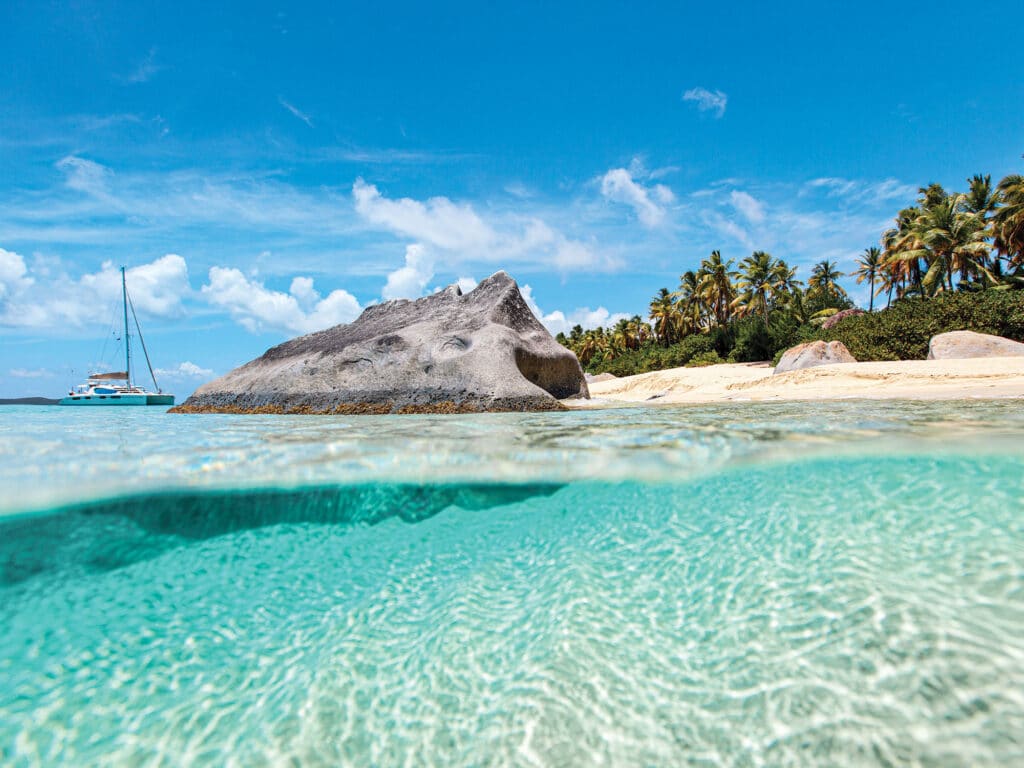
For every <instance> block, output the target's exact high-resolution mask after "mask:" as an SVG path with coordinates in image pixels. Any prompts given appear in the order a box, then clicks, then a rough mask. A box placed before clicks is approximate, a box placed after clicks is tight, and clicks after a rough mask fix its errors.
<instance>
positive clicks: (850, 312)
mask: <svg viewBox="0 0 1024 768" xmlns="http://www.w3.org/2000/svg"><path fill="white" fill-rule="evenodd" d="M864 314H867V313H866V312H865V311H864V310H863V309H857V307H853V308H851V309H844V310H842V311H840V312H836V313H835V314H834V315H832V317H826V318H825V322H823V323H822V324H821V327H822V328H824V329H825V330H826V331H827V330H828V329H829V328H831V327H832V326H834V325H836V324H837V323H841V322H842V321H843V320H845V319H846V318H848V317H858V316H860V315H864Z"/></svg>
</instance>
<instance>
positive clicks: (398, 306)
mask: <svg viewBox="0 0 1024 768" xmlns="http://www.w3.org/2000/svg"><path fill="white" fill-rule="evenodd" d="M567 397H590V393H589V391H588V390H587V384H586V381H585V380H584V378H583V371H582V369H581V368H580V364H579V361H578V360H577V359H576V356H575V355H574V354H573V353H572V352H571V351H569V350H567V349H565V348H564V347H563V346H562V345H561V344H559V343H558V342H557V341H555V340H554V338H552V336H551V334H550V333H548V331H547V329H546V328H544V326H543V325H541V324H540V322H539V321H538V320H537V318H536V317H534V315H533V312H531V311H530V308H529V307H528V306H527V305H526V302H525V301H524V300H523V297H522V295H521V294H520V292H519V286H517V285H516V282H515V280H513V279H512V278H511V277H510V276H509V275H508V274H506V273H505V272H497V273H496V274H494V275H491V276H490V277H488V278H487V279H486V280H484V281H482V282H481V283H480V284H479V285H478V286H477V287H476V288H475V289H473V290H472V291H471V292H470V293H468V294H465V295H463V293H462V291H460V290H459V288H458V286H455V285H452V286H450V287H448V288H446V289H445V290H443V291H440V292H438V293H435V294H433V295H431V296H426V297H424V298H422V299H417V300H416V301H407V300H396V301H389V302H386V303H384V304H379V305H375V306H371V307H367V308H366V310H365V311H364V312H363V314H362V315H360V316H359V318H358V319H357V320H355V322H353V323H349V324H348V325H337V326H335V327H333V328H328V329H326V330H323V331H318V332H316V333H311V334H309V335H307V336H300V337H299V338H296V339H292V340H291V341H288V342H285V343H284V344H281V345H279V346H276V347H273V348H272V349H269V350H267V352H266V353H264V355H263V356H262V357H260V358H257V359H256V360H253V361H251V362H249V363H246V364H245V365H243V366H241V367H240V368H236V369H235V370H233V371H231V372H230V373H228V374H227V375H225V376H222V377H221V378H219V379H216V380H215V381H212V382H210V383H209V384H205V385H203V386H202V387H200V388H199V389H197V390H196V392H195V394H193V395H192V396H191V397H190V398H188V400H186V401H185V402H184V403H182V404H181V405H180V406H178V407H177V408H174V409H172V410H174V411H177V412H184V413H197V412H198V413H203V412H228V413H456V412H471V411H544V410H556V409H559V408H561V407H562V405H561V404H560V403H559V402H558V399H560V398H567Z"/></svg>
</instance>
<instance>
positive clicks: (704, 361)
mask: <svg viewBox="0 0 1024 768" xmlns="http://www.w3.org/2000/svg"><path fill="white" fill-rule="evenodd" d="M724 362H725V360H723V359H722V358H721V357H719V356H718V353H717V352H715V351H714V350H711V351H710V352H701V353H700V354H699V355H694V356H693V357H691V358H690V360H689V362H687V363H686V367H687V368H703V367H705V366H708V365H718V364H719V363H724Z"/></svg>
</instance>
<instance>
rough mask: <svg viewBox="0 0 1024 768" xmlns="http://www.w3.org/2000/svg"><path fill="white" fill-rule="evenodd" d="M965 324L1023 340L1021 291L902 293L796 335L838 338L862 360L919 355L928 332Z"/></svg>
mask: <svg viewBox="0 0 1024 768" xmlns="http://www.w3.org/2000/svg"><path fill="white" fill-rule="evenodd" d="M965 330H966V331H977V332H978V333H990V334H994V335H996V336H1005V337H1006V338H1008V339H1014V340H1016V341H1024V292H1020V291H999V290H993V291H980V292H977V293H950V294H945V295H940V296H938V297H935V298H931V299H922V298H911V299H903V300H901V301H898V302H896V303H895V304H894V305H893V306H892V307H890V308H889V309H885V310H882V311H880V312H874V313H871V314H866V315H858V316H856V317H848V318H846V319H845V320H841V321H839V322H838V323H837V324H836V325H834V326H833V327H832V328H830V329H828V330H824V329H822V328H817V327H814V326H804V327H803V328H801V331H800V334H799V336H800V338H799V340H798V341H800V342H803V341H814V340H817V339H821V340H822V341H841V342H842V343H843V344H845V345H846V348H847V349H849V350H850V353H851V354H852V355H853V356H854V357H855V358H857V359H858V360H862V361H868V360H923V359H924V358H925V357H927V355H928V342H929V340H930V339H931V337H932V336H935V335H936V334H939V333H946V332H947V331H965Z"/></svg>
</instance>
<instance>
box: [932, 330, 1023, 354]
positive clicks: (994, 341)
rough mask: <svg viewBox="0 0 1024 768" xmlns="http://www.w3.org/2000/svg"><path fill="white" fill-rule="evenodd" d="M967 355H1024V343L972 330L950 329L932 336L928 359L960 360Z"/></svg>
mask: <svg viewBox="0 0 1024 768" xmlns="http://www.w3.org/2000/svg"><path fill="white" fill-rule="evenodd" d="M968 357H1024V344H1021V343H1020V342H1019V341H1013V340H1012V339H1004V338H1003V337H1002V336H992V335H990V334H987V333H975V332H974V331H950V332H949V333H940V334H938V335H937V336H932V340H931V341H929V342H928V359H929V360H960V359H963V358H968Z"/></svg>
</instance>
